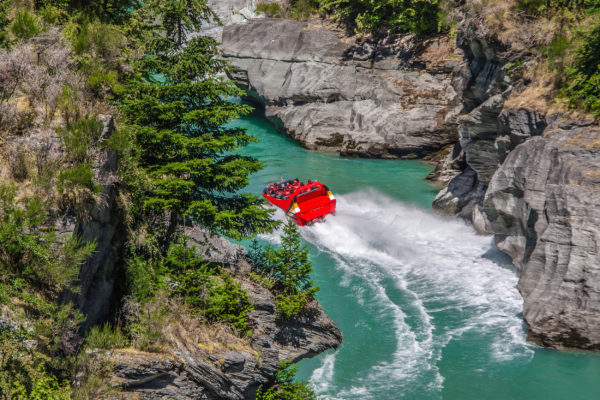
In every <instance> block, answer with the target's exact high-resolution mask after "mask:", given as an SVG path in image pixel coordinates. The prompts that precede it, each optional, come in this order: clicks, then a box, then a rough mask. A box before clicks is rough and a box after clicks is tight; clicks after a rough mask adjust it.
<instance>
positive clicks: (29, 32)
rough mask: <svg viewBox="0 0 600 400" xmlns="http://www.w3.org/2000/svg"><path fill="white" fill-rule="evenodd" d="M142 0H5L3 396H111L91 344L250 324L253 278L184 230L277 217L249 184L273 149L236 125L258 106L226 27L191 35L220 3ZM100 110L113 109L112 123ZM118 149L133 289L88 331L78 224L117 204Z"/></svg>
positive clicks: (153, 340)
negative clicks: (218, 261) (222, 41)
mask: <svg viewBox="0 0 600 400" xmlns="http://www.w3.org/2000/svg"><path fill="white" fill-rule="evenodd" d="M145 3H146V4H145V5H142V4H141V2H138V1H135V0H113V1H97V2H96V1H85V2H83V1H77V0H72V1H68V0H56V1H50V2H41V1H25V2H17V1H15V2H13V1H10V0H0V47H1V49H0V151H1V152H2V154H3V156H4V157H5V159H7V160H9V162H8V163H6V162H5V163H2V164H0V177H2V180H3V184H2V185H1V186H0V270H1V272H2V277H1V278H0V311H1V312H2V316H1V318H0V332H1V334H0V354H1V355H2V357H0V398H57V399H59V398H60V399H63V398H65V399H66V398H82V399H83V398H98V397H102V396H107V395H110V394H111V393H113V392H114V390H115V389H114V388H112V387H111V386H110V385H108V379H109V378H110V370H111V365H110V363H106V362H102V361H99V360H98V359H97V358H95V357H94V356H93V354H94V352H95V351H97V350H98V349H111V348H116V347H127V346H130V347H134V348H136V349H141V350H145V351H164V350H165V349H167V348H168V346H169V345H170V343H169V340H170V339H169V335H165V331H166V330H167V328H168V327H169V325H177V326H186V327H187V329H189V330H201V329H204V330H209V331H210V330H211V329H212V330H213V331H214V335H213V334H211V335H208V336H210V337H215V340H220V339H219V335H221V336H222V337H225V336H227V338H229V337H230V336H234V335H236V336H237V337H238V339H236V340H239V341H245V340H247V339H244V337H245V336H247V335H251V334H252V331H251V329H249V327H248V313H249V312H250V311H251V310H252V309H253V305H252V301H251V300H250V297H249V296H248V294H247V293H246V291H245V290H244V289H243V288H242V286H241V284H240V283H239V282H238V280H237V278H236V277H235V276H234V275H232V274H231V272H229V271H228V270H227V269H226V268H224V267H222V266H220V265H209V264H207V263H206V262H204V261H203V260H202V259H201V257H199V256H198V255H197V253H196V251H195V249H194V248H193V247H190V246H189V244H188V239H187V238H186V237H185V235H184V233H183V228H185V226H186V225H187V226H189V225H191V224H201V225H202V226H204V227H205V228H207V229H208V230H210V231H212V232H216V233H220V234H224V235H227V236H229V237H231V238H234V239H241V238H247V237H252V236H253V235H255V234H257V233H260V232H269V231H271V230H272V229H273V228H274V227H276V226H277V225H278V223H277V222H275V221H273V220H272V219H271V213H270V211H268V210H266V209H264V208H263V207H261V202H260V201H259V199H258V198H257V197H255V196H252V195H250V194H243V193H241V190H242V189H243V188H244V187H245V186H246V185H247V183H248V175H249V174H250V173H252V172H255V171H257V170H258V169H260V168H261V163H260V162H259V161H258V160H256V159H254V158H252V157H246V156H244V157H242V156H240V155H238V154H236V151H235V150H236V149H238V148H239V147H242V146H245V145H246V144H248V143H249V142H251V141H253V140H254V139H253V138H252V137H251V136H249V135H248V134H247V133H246V132H245V131H244V130H243V129H239V128H226V127H225V124H226V122H228V121H230V120H231V119H234V118H237V117H239V116H240V115H243V114H245V113H247V112H248V111H249V109H248V107H246V106H244V105H239V104H235V103H232V102H229V101H227V99H228V98H230V97H233V96H239V95H241V92H240V91H239V89H237V88H236V87H235V86H234V85H233V84H232V83H231V82H229V81H227V80H226V79H224V78H223V72H225V71H226V69H227V68H228V67H227V65H226V64H224V63H223V62H222V61H220V60H219V59H217V58H216V57H215V56H216V54H217V49H216V44H215V43H214V41H212V40H210V39H207V38H202V37H198V38H193V39H190V40H188V41H187V42H186V44H185V46H184V45H183V42H184V40H186V37H185V33H186V32H190V31H194V30H197V29H198V28H199V27H200V24H201V23H202V21H204V20H205V19H206V18H213V17H214V16H213V14H212V12H211V11H210V9H208V8H207V7H206V4H205V2H203V1H199V0H189V1H185V2H181V1H160V2H158V1H151V2H145ZM154 21H161V23H160V24H156V23H154ZM165 33H166V34H165ZM101 114H111V115H114V116H115V117H116V122H117V124H116V125H117V130H116V131H114V132H113V133H112V135H111V134H110V132H111V130H112V128H111V127H110V126H111V124H112V122H107V121H109V120H107V119H106V118H104V119H102V121H101V118H100V117H99V116H100V115H101ZM110 121H112V119H110ZM107 132H108V133H107ZM111 152H116V153H117V155H118V157H117V158H118V175H119V177H118V196H117V205H118V209H117V210H115V212H116V213H118V214H119V217H120V219H121V221H120V224H121V225H122V226H121V227H120V228H119V229H121V230H122V231H123V232H122V236H123V239H122V240H123V244H122V246H121V249H120V253H121V258H120V260H119V264H118V266H117V268H116V270H115V274H120V276H121V277H122V278H123V279H122V283H121V284H120V286H119V285H118V287H117V290H118V293H116V294H117V297H118V299H120V300H119V301H117V302H115V303H114V319H113V320H112V321H110V322H111V324H108V325H104V326H103V327H92V329H91V330H90V331H89V332H88V333H87V337H86V338H83V337H82V334H84V333H85V332H83V331H82V330H81V329H80V326H81V325H80V324H81V323H82V322H83V321H84V319H85V316H84V315H82V313H81V312H80V311H78V310H77V306H76V305H75V304H74V300H76V299H77V293H78V291H79V290H80V282H79V277H78V275H79V267H80V266H81V265H82V264H83V263H84V262H86V260H87V259H88V258H89V257H90V256H91V255H93V254H94V251H95V248H96V243H94V242H85V241H84V240H83V239H82V238H81V236H80V233H81V232H79V231H78V230H77V228H76V227H77V226H81V225H82V224H83V225H84V224H85V222H86V221H87V220H88V219H90V213H92V212H97V211H94V210H99V209H100V210H101V209H102V208H103V207H105V206H106V204H104V203H105V202H106V201H107V200H106V193H104V191H105V190H106V188H105V187H103V186H102V185H101V184H100V183H99V175H100V174H103V173H104V172H103V171H102V168H103V167H102V166H99V164H98V163H99V160H101V159H103V157H106V154H109V155H108V157H109V159H110V157H111V156H110V153H111ZM114 185H116V183H114ZM64 225H67V226H71V228H69V229H71V230H70V231H69V230H68V231H66V232H61V233H59V232H58V231H59V228H60V229H62V226H64ZM73 231H74V232H73ZM301 256H302V257H305V256H306V254H305V253H302V254H301ZM286 279H293V278H292V277H288V278H286ZM288 286H289V285H288ZM290 287H291V286H290ZM213 328H214V329H213ZM227 340H230V339H227Z"/></svg>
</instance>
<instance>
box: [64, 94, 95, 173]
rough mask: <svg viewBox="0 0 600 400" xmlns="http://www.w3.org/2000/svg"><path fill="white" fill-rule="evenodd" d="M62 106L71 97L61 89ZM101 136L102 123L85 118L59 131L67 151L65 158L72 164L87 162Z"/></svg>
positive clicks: (68, 124)
mask: <svg viewBox="0 0 600 400" xmlns="http://www.w3.org/2000/svg"><path fill="white" fill-rule="evenodd" d="M63 95H64V96H65V100H64V104H68V102H69V101H68V100H67V99H68V98H69V97H70V96H71V94H70V92H69V90H66V89H65V88H63ZM101 134H102V123H101V122H100V121H98V120H97V119H95V118H90V117H85V118H82V119H79V120H77V121H74V122H70V123H67V125H66V127H65V129H62V130H61V131H60V136H61V138H62V141H63V143H64V145H65V149H66V151H67V157H68V158H69V160H70V161H73V162H78V163H80V162H84V161H88V160H89V155H90V150H91V148H92V146H93V145H94V144H95V143H96V142H97V141H98V138H99V137H100V135H101Z"/></svg>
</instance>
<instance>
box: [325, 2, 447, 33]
mask: <svg viewBox="0 0 600 400" xmlns="http://www.w3.org/2000/svg"><path fill="white" fill-rule="evenodd" d="M321 3H322V7H323V9H324V10H327V11H329V12H332V13H333V15H334V17H335V18H336V19H338V20H339V21H340V22H341V23H343V24H345V25H346V26H347V28H348V29H349V30H350V31H355V32H374V33H378V32H381V31H390V32H392V33H403V32H415V33H434V32H437V31H438V28H439V17H440V16H439V13H440V7H439V4H440V0H428V1H422V0H377V1H373V0H323V1H322V2H321ZM381 33H385V32H381Z"/></svg>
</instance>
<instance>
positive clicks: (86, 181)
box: [57, 163, 102, 194]
mask: <svg viewBox="0 0 600 400" xmlns="http://www.w3.org/2000/svg"><path fill="white" fill-rule="evenodd" d="M57 186H58V192H59V193H60V194H68V192H69V191H72V190H73V189H78V188H81V189H89V190H90V191H91V192H93V193H100V191H101V190H102V186H100V185H98V184H97V183H95V182H94V173H93V172H92V169H91V167H90V165H89V164H88V163H83V164H78V165H76V166H74V167H73V168H67V169H63V170H62V171H60V173H59V174H58V183H57Z"/></svg>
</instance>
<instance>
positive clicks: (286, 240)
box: [248, 221, 319, 320]
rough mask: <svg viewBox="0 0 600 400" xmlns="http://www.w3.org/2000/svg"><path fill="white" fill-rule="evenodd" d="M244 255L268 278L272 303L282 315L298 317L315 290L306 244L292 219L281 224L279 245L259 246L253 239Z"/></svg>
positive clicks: (290, 317) (288, 317)
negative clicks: (274, 300)
mask: <svg viewBox="0 0 600 400" xmlns="http://www.w3.org/2000/svg"><path fill="white" fill-rule="evenodd" d="M248 256H249V259H250V261H251V262H252V264H253V265H254V266H255V268H256V269H257V270H258V271H259V272H260V273H261V274H262V275H263V276H265V277H267V279H268V281H270V282H272V285H273V286H272V287H273V292H274V293H275V294H276V298H277V300H276V302H275V305H276V306H277V309H278V311H279V315H280V317H281V318H282V319H286V320H289V319H294V318H296V317H298V316H299V315H300V314H301V313H302V312H303V311H304V310H305V308H306V305H307V304H308V302H309V301H310V300H312V299H313V298H314V295H315V293H316V292H318V291H319V287H314V282H313V281H312V280H311V278H310V274H311V273H312V262H311V261H310V260H309V258H308V248H307V247H306V246H304V245H302V241H301V236H300V233H299V232H298V228H297V227H296V224H295V223H294V222H293V221H288V223H287V224H286V225H285V226H284V228H283V235H282V236H281V245H280V247H279V248H275V247H273V246H270V245H268V246H265V247H264V248H261V247H260V246H259V244H258V242H257V241H254V242H253V243H252V245H251V246H250V249H249V252H248Z"/></svg>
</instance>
